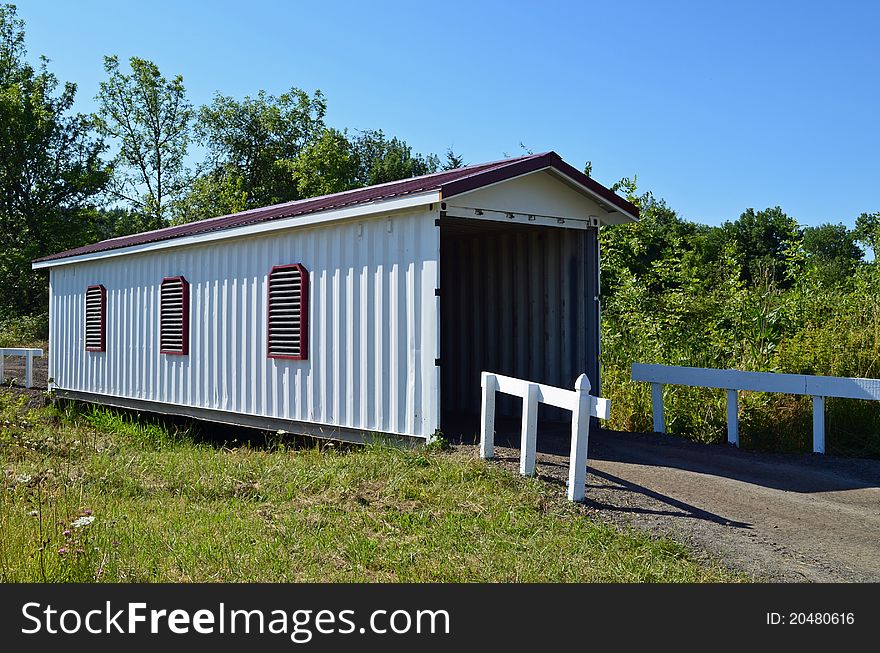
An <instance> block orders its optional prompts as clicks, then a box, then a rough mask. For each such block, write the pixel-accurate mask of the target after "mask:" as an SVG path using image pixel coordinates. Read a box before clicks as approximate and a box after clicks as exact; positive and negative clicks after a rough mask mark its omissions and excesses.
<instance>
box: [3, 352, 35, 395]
mask: <svg viewBox="0 0 880 653" xmlns="http://www.w3.org/2000/svg"><path fill="white" fill-rule="evenodd" d="M4 356H24V387H25V388H30V387H31V386H32V385H33V384H34V357H35V356H36V357H37V358H42V357H43V350H42V349H28V348H26V347H0V383H3V381H4V380H5V377H4V375H3V357H4Z"/></svg>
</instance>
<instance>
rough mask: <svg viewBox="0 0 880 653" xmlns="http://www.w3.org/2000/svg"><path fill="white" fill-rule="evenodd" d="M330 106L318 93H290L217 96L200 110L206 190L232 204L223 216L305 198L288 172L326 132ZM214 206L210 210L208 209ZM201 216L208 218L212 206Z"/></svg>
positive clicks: (291, 91)
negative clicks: (215, 188)
mask: <svg viewBox="0 0 880 653" xmlns="http://www.w3.org/2000/svg"><path fill="white" fill-rule="evenodd" d="M326 111H327V104H326V101H325V100H324V96H323V95H322V94H321V92H320V91H315V93H314V94H313V95H311V96H310V95H309V94H308V93H306V92H305V91H303V90H300V89H298V88H291V89H290V90H289V91H288V92H286V93H283V94H282V95H280V96H277V97H276V96H274V95H270V94H268V93H266V92H265V91H260V92H259V93H258V94H257V96H256V97H245V98H244V99H243V100H238V99H236V98H233V97H229V96H226V95H220V94H219V93H218V94H217V95H216V96H215V97H214V99H213V101H212V102H211V104H210V105H208V106H205V107H202V108H201V109H200V110H199V119H198V126H197V134H198V137H199V139H200V141H201V143H202V144H203V145H204V146H205V147H206V149H207V151H208V156H207V160H206V162H205V164H204V165H203V173H204V177H205V179H204V180H203V182H202V184H203V186H204V187H206V188H207V187H209V186H214V187H217V188H219V189H221V190H222V191H223V192H221V193H219V194H220V195H223V196H227V197H229V198H230V199H231V204H227V205H226V206H224V207H222V210H220V211H219V213H229V212H232V211H234V210H240V207H241V200H242V198H243V199H244V206H243V207H242V208H255V207H259V206H267V205H269V204H277V203H279V202H287V201H290V200H296V199H299V198H300V197H302V194H301V192H300V190H299V188H298V186H297V181H296V180H294V179H293V178H292V177H291V174H290V171H291V169H292V167H293V165H294V162H295V161H296V159H297V157H299V155H300V153H301V152H302V151H303V149H304V148H306V147H307V146H309V145H310V144H312V143H313V142H315V141H316V140H317V139H318V138H320V137H321V136H322V134H323V133H324V114H325V113H326ZM209 207H210V208H209ZM209 207H206V208H204V209H201V210H200V211H197V212H198V213H200V214H201V215H202V217H209V214H210V213H212V212H213V211H214V208H215V207H213V206H211V205H210V204H209Z"/></svg>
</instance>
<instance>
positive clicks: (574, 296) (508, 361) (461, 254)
mask: <svg viewBox="0 0 880 653" xmlns="http://www.w3.org/2000/svg"><path fill="white" fill-rule="evenodd" d="M591 235H594V232H591V231H583V230H578V229H564V228H554V227H545V226H537V225H507V224H505V223H498V222H489V221H479V220H461V219H454V218H447V219H445V220H443V221H442V222H441V255H442V266H441V284H440V287H441V293H442V303H441V328H440V330H441V334H442V347H441V357H442V361H443V365H442V371H441V374H442V384H443V387H442V392H441V397H442V402H443V410H444V411H449V412H451V413H476V412H477V411H478V410H479V407H480V371H481V370H490V371H494V372H498V373H500V374H505V375H510V376H515V377H519V378H523V379H528V380H530V381H536V382H538V383H547V384H550V385H555V386H558V387H562V388H572V387H573V384H574V381H575V379H576V378H577V377H578V375H579V374H581V373H582V372H587V373H588V374H589V375H590V376H593V370H594V369H595V365H594V364H593V363H591V362H590V358H589V356H590V351H594V350H595V349H594V348H595V343H591V342H590V340H591V338H592V336H591V335H590V334H591V331H592V330H591V329H589V328H588V325H589V323H590V321H591V320H592V319H593V316H592V315H591V314H590V310H591V309H590V306H589V304H588V303H587V302H585V294H586V286H585V283H586V272H587V270H588V269H589V265H590V261H589V260H588V256H587V252H586V243H587V242H588V241H589V239H590V236H591ZM497 401H498V410H499V412H500V413H501V414H515V415H519V412H520V410H521V401H520V400H518V399H514V398H509V397H506V396H503V395H499V397H498V399H497ZM544 410H545V409H543V408H542V414H546V416H547V417H551V418H560V417H563V415H566V414H564V413H562V412H561V411H558V410H556V409H546V413H545V412H544Z"/></svg>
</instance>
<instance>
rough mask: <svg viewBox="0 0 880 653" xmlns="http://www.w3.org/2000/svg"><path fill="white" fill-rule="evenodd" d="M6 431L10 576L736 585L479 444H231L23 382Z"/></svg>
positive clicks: (2, 400)
mask: <svg viewBox="0 0 880 653" xmlns="http://www.w3.org/2000/svg"><path fill="white" fill-rule="evenodd" d="M0 429H2V431H0V463H2V468H0V469H2V471H3V480H2V489H0V580H2V581H5V582H10V581H11V582H19V581H77V582H89V581H95V580H98V581H108V582H110V581H121V582H158V581H166V582H180V581H183V582H188V581H208V582H210V581H233V582H234V581H288V582H295V581H340V582H342V581H346V582H350V581H383V582H384V581H411V582H424V581H441V582H451V581H524V582H542V581H551V582H552V581H561V582H566V581H618V582H629V581H648V582H702V581H729V580H740V578H739V577H736V576H733V575H731V574H730V573H728V572H726V571H724V570H722V569H720V568H719V567H717V566H714V565H708V564H706V563H703V562H697V561H695V560H693V559H692V558H691V557H690V556H689V555H688V553H687V551H686V550H685V549H684V548H683V547H682V546H680V545H678V544H676V543H674V542H671V541H669V540H657V539H652V538H649V537H647V536H644V535H641V534H637V533H635V532H630V531H626V532H624V531H621V530H618V529H616V528H615V527H612V526H610V525H608V524H605V523H597V522H595V521H592V520H591V519H590V518H589V517H588V516H587V514H586V512H585V510H584V509H583V507H581V506H578V505H575V504H571V503H569V502H567V501H565V499H564V497H563V492H562V491H561V489H560V488H559V487H556V486H550V485H548V484H546V483H544V482H542V481H540V480H535V479H522V478H520V477H518V476H516V475H514V474H512V473H510V472H508V471H505V470H503V469H501V468H500V467H498V466H496V465H492V464H487V463H485V462H482V461H480V460H478V459H476V458H474V457H473V455H472V454H470V453H469V452H468V453H465V452H461V451H459V452H453V453H449V452H441V451H425V450H422V451H403V450H398V449H392V448H387V447H381V446H368V447H362V448H350V449H347V450H341V449H340V448H338V447H328V446H324V447H322V448H320V449H319V448H316V447H313V448H305V449H304V448H289V447H285V446H284V444H283V441H282V440H280V439H277V438H276V440H278V441H277V442H276V443H275V444H274V445H273V446H271V447H263V448H254V447H251V446H233V447H230V446H228V444H227V445H225V446H221V445H218V444H215V443H209V442H204V441H199V439H198V438H197V437H194V436H193V434H192V433H189V432H187V431H184V430H179V429H175V428H174V427H168V426H165V425H160V424H156V423H145V422H138V421H133V420H132V418H130V417H126V416H121V415H118V414H115V413H113V412H109V411H105V410H92V411H83V412H80V411H77V410H76V409H72V408H67V409H65V411H61V409H56V408H52V407H49V408H45V409H40V410H37V411H28V410H26V409H25V407H24V405H23V403H22V402H21V401H20V400H18V399H16V398H15V397H14V395H12V394H10V393H5V394H3V393H0ZM81 517H90V518H92V521H91V523H88V524H85V525H82V526H80V527H76V526H72V524H73V522H74V521H75V520H77V519H79V518H81ZM86 521H89V519H85V520H80V522H79V523H83V522H86Z"/></svg>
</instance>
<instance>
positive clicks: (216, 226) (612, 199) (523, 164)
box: [34, 152, 639, 263]
mask: <svg viewBox="0 0 880 653" xmlns="http://www.w3.org/2000/svg"><path fill="white" fill-rule="evenodd" d="M545 168H553V169H555V170H556V171H558V172H560V173H562V174H563V175H564V176H566V177H568V178H569V179H571V180H572V181H574V182H576V183H577V184H579V185H580V186H582V187H584V188H585V189H586V190H587V191H588V192H589V193H591V194H592V195H594V196H596V197H597V199H599V200H600V201H602V202H604V203H606V204H607V205H609V206H611V207H613V208H614V209H616V210H618V211H621V212H622V213H624V214H626V215H629V216H632V217H633V218H637V217H638V214H639V210H638V208H636V207H635V206H634V205H633V204H631V203H630V202H628V201H626V200H625V199H623V198H622V197H619V196H618V195H616V194H615V193H613V192H612V191H610V190H609V189H607V188H605V187H604V186H602V185H601V184H599V183H598V182H596V181H593V180H592V179H591V178H590V177H588V176H587V175H585V174H584V173H582V172H580V171H579V170H577V169H576V168H574V167H572V166H570V165H569V164H567V163H566V162H565V161H563V160H562V158H561V157H560V156H559V155H558V154H556V152H544V153H542V154H530V155H528V156H522V157H517V158H514V159H503V160H501V161H492V162H491V163H483V164H480V165H474V166H468V167H466V168H457V169H455V170H446V171H443V172H435V173H433V174H430V175H423V176H421V177H412V178H410V179H402V180H400V181H392V182H388V183H385V184H377V185H375V186H367V187H366V188H357V189H354V190H348V191H344V192H341V193H333V194H332V195H322V196H320V197H312V198H309V199H304V200H297V201H295V202H285V203H284V204H275V205H273V206H266V207H263V208H259V209H251V210H249V211H242V212H240V213H233V214H231V215H224V216H220V217H217V218H209V219H207V220H199V221H198V222H190V223H188V224H183V225H177V226H174V227H166V228H164V229H157V230H156V231H147V232H144V233H139V234H133V235H131V236H122V237H120V238H111V239H110V240H103V241H101V242H99V243H94V244H92V245H85V246H83V247H77V248H75V249H69V250H67V251H64V252H59V253H57V254H51V255H49V256H44V257H42V258H38V259H36V260H35V261H34V263H41V262H44V261H54V260H59V259H65V258H69V257H72V256H82V255H84V254H94V253H97V252H105V251H109V250H114V249H121V248H125V247H132V246H135V245H143V244H146V243H155V242H159V241H164V240H172V239H175V238H182V237H185V236H196V235H199V234H207V233H212V232H217V231H223V230H227V229H234V228H236V227H244V226H249V225H254V224H259V223H261V222H268V221H271V220H278V219H281V218H292V217H297V216H304V215H308V214H311V213H319V212H321V211H329V210H331V209H340V208H347V207H353V206H357V205H360V204H370V203H373V202H378V201H382V200H389V199H392V198H397V197H402V196H407V195H415V194H418V193H424V192H429V191H439V192H440V197H441V198H442V199H444V200H445V199H448V198H450V197H454V196H455V195H459V194H461V193H466V192H468V191H472V190H475V189H477V188H482V187H483V186H488V185H490V184H495V183H498V182H500V181H504V180H507V179H512V178H514V177H518V176H520V175H524V174H528V173H530V172H535V171H537V170H542V169H545Z"/></svg>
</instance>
